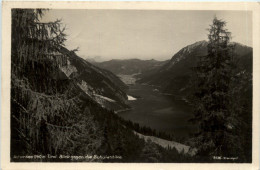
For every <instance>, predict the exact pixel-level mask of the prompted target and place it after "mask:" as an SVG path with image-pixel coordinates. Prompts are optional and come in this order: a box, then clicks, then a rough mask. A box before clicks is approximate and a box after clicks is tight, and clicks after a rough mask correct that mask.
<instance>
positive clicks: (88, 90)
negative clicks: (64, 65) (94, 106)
mask: <svg viewBox="0 0 260 170" xmlns="http://www.w3.org/2000/svg"><path fill="white" fill-rule="evenodd" d="M77 84H78V86H79V87H80V88H81V89H82V90H83V91H84V92H85V93H86V94H87V95H88V96H89V97H90V98H91V99H93V100H94V101H96V102H97V103H99V104H100V105H101V106H102V107H105V104H106V103H107V102H111V103H115V102H116V101H115V100H113V99H110V98H108V97H105V96H102V95H100V94H97V93H96V92H95V90H94V89H93V88H92V87H91V86H90V85H89V84H87V83H86V82H85V81H84V80H82V81H81V83H77Z"/></svg>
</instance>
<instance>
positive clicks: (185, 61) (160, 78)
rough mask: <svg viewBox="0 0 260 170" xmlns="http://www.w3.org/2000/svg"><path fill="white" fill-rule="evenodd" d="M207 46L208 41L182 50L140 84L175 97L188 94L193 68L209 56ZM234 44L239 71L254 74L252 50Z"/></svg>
mask: <svg viewBox="0 0 260 170" xmlns="http://www.w3.org/2000/svg"><path fill="white" fill-rule="evenodd" d="M207 44H208V43H207V42H206V41H199V42H196V43H194V44H191V45H188V46H186V47H184V48H182V49H181V50H180V51H178V52H177V53H176V54H175V55H174V56H173V57H172V58H171V59H170V61H168V62H167V63H166V64H164V65H163V66H161V67H160V68H159V69H157V70H154V71H150V72H147V73H144V74H142V75H140V76H139V78H140V80H139V81H138V82H139V83H146V84H151V85H156V86H159V87H160V88H161V90H162V91H164V92H165V93H172V94H175V95H178V94H181V93H186V92H185V91H186V88H187V85H188V83H189V80H190V79H191V78H192V76H193V71H192V68H194V67H195V66H196V65H197V62H198V61H199V58H200V56H204V55H207ZM233 44H234V45H235V48H234V59H235V61H236V62H237V63H238V66H239V68H238V70H240V71H241V70H244V69H246V70H247V71H248V72H252V48H251V47H247V46H244V45H242V44H238V43H233Z"/></svg>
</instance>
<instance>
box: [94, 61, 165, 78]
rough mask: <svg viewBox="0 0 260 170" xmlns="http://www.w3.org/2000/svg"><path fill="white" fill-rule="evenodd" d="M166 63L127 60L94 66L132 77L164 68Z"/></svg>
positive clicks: (96, 63)
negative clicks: (132, 75)
mask: <svg viewBox="0 0 260 170" xmlns="http://www.w3.org/2000/svg"><path fill="white" fill-rule="evenodd" d="M164 63H166V61H157V60H154V59H152V60H140V59H127V60H115V59H114V60H110V61H105V62H100V63H98V62H95V63H93V64H95V65H97V66H99V67H101V68H104V69H106V70H110V71H111V72H112V73H114V74H116V75H118V74H124V75H131V74H137V73H143V72H146V71H149V70H153V69H156V68H159V67H160V66H162V65H163V64H164Z"/></svg>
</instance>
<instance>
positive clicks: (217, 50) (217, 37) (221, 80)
mask: <svg viewBox="0 0 260 170" xmlns="http://www.w3.org/2000/svg"><path fill="white" fill-rule="evenodd" d="M225 26H226V22H225V21H222V20H219V19H217V18H216V17H215V18H214V19H213V23H212V25H210V28H209V29H208V30H209V34H208V40H209V43H208V55H206V56H203V57H201V58H200V61H199V63H198V66H197V67H196V69H195V70H196V73H197V84H196V90H195V93H194V99H195V102H194V103H195V111H194V115H195V116H194V119H193V120H194V121H195V122H196V123H197V124H198V125H199V132H198V134H197V135H196V147H197V148H198V155H200V156H201V157H202V158H203V157H205V159H211V158H213V156H221V157H237V158H238V159H241V158H242V157H243V156H242V155H243V154H242V152H243V151H242V147H241V140H240V139H241V138H240V135H241V134H239V133H240V128H241V126H240V125H241V123H242V121H243V120H241V117H240V115H239V112H238V110H239V109H238V108H240V106H239V105H238V103H237V102H235V98H234V97H235V96H234V94H235V92H234V87H237V84H234V73H235V72H234V70H235V64H234V62H233V48H234V46H232V45H231V43H230V38H231V33H230V32H228V31H227V30H226V29H225ZM235 108H236V109H235Z"/></svg>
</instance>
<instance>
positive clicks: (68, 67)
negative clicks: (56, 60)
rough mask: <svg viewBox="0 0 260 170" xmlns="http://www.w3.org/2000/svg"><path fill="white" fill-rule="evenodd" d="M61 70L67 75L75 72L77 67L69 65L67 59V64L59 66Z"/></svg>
mask: <svg viewBox="0 0 260 170" xmlns="http://www.w3.org/2000/svg"><path fill="white" fill-rule="evenodd" d="M60 69H61V71H62V72H63V73H65V74H66V76H67V77H69V76H70V75H71V74H72V73H74V72H77V71H78V70H77V68H76V67H74V66H73V65H71V63H70V61H69V60H67V65H66V66H62V67H60Z"/></svg>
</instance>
